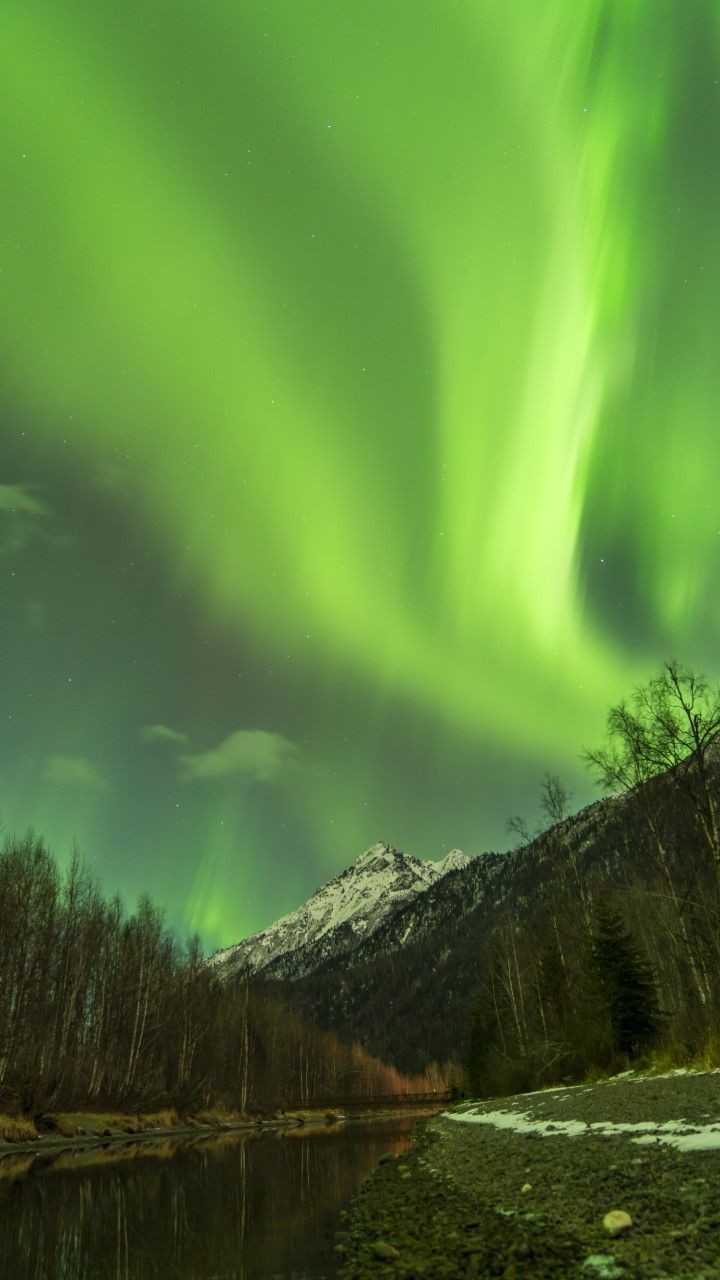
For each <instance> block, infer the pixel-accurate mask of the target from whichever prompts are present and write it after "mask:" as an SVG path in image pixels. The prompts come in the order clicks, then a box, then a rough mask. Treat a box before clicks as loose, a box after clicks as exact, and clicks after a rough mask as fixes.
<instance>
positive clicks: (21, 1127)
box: [0, 1114, 38, 1142]
mask: <svg viewBox="0 0 720 1280" xmlns="http://www.w3.org/2000/svg"><path fill="white" fill-rule="evenodd" d="M37 1136H38V1131H37V1129H36V1128H35V1125H34V1124H33V1122H32V1120H28V1119H27V1117H26V1116H6V1115H2V1114H0V1137H1V1138H2V1140H3V1142H32V1140H33V1138H37Z"/></svg>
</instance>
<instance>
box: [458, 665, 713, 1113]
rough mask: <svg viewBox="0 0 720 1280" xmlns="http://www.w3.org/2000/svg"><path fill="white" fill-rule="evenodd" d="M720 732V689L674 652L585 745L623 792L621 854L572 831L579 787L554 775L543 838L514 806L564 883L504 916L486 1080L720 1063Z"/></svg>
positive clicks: (530, 1081) (485, 992)
mask: <svg viewBox="0 0 720 1280" xmlns="http://www.w3.org/2000/svg"><path fill="white" fill-rule="evenodd" d="M719 734H720V691H718V689H716V688H713V687H711V686H710V684H709V682H708V681H707V680H706V679H705V678H704V677H703V676H702V675H698V674H697V673H695V672H693V671H691V670H688V669H686V668H682V667H680V666H679V664H678V663H677V662H674V661H669V662H666V663H665V664H663V666H662V667H661V669H660V670H659V672H658V673H657V674H656V675H655V676H654V677H653V678H652V679H651V680H649V681H648V682H647V683H646V684H644V685H641V686H639V687H638V688H636V690H635V691H634V693H633V695H632V696H631V698H630V699H629V700H627V701H624V702H621V703H619V704H618V705H617V706H614V707H612V708H611V709H610V711H609V713H608V718H607V735H606V740H605V743H604V744H603V745H602V746H601V747H599V748H597V749H591V750H587V751H586V752H585V753H584V759H585V763H586V764H587V766H588V767H589V768H590V770H591V771H592V772H593V774H594V775H595V778H596V780H597V781H598V783H599V784H600V785H601V787H602V788H603V790H604V791H606V792H607V793H611V794H617V795H619V796H620V797H624V804H623V806H622V807H623V810H624V813H625V816H626V819H627V821H626V830H625V832H624V840H623V842H622V844H620V847H619V848H617V847H616V850H615V857H614V858H612V860H611V861H610V862H609V863H606V864H605V866H602V865H601V866H600V867H598V866H597V864H595V865H593V864H592V861H591V860H589V859H588V851H587V848H584V847H583V843H582V840H578V839H576V838H575V839H573V838H571V836H572V832H573V824H572V821H571V820H570V819H569V818H568V808H569V804H570V800H571V796H570V794H569V792H568V791H567V790H566V789H565V788H564V787H563V785H562V783H561V782H560V780H559V778H557V777H554V776H552V775H546V776H545V778H544V779H543V782H542V787H541V794H542V808H543V810H544V813H545V816H546V818H547V820H548V822H549V823H550V826H549V829H548V830H547V831H546V832H545V833H543V834H541V836H540V839H539V841H535V842H534V841H533V840H532V839H531V837H530V834H529V832H528V831H527V829H526V827H525V824H524V823H523V822H522V820H521V819H518V818H512V819H510V820H509V826H510V828H511V829H512V830H514V831H515V832H516V833H517V834H519V835H520V837H521V841H522V842H523V843H524V844H526V846H527V848H528V850H530V849H531V846H532V845H533V844H535V849H534V850H533V853H535V854H537V853H538V849H541V850H542V855H541V856H542V857H543V858H544V860H545V863H546V867H547V870H548V873H549V876H550V878H551V879H552V881H553V883H554V884H555V886H556V889H555V893H554V895H553V898H552V900H551V901H550V902H547V901H546V902H544V903H543V904H542V905H541V906H539V905H538V904H535V905H533V904H530V906H529V908H528V910H527V912H526V913H525V919H524V921H523V927H522V928H521V929H520V928H518V921H517V918H514V917H513V913H512V912H511V911H509V910H508V909H505V910H502V909H501V910H500V911H499V912H498V914H497V917H496V919H495V923H494V928H493V933H492V937H491V939H490V940H489V945H488V946H487V951H486V955H485V961H484V976H483V979H482V981H481V983H480V985H479V994H478V996H477V999H476V1006H475V1014H474V1020H473V1025H472V1031H471V1035H470V1043H469V1048H468V1065H469V1076H470V1083H471V1087H472V1088H473V1089H474V1090H475V1091H476V1092H481V1093H492V1092H513V1091H516V1090H522V1089H527V1088H534V1087H536V1086H538V1085H541V1084H551V1083H556V1082H558V1081H561V1080H569V1079H577V1078H578V1077H583V1076H588V1075H590V1076H592V1075H593V1074H594V1073H596V1072H602V1071H606V1070H608V1069H617V1068H622V1067H625V1066H628V1065H631V1064H632V1063H633V1062H636V1061H638V1060H640V1061H642V1060H645V1061H648V1060H652V1059H654V1060H655V1061H660V1062H663V1063H665V1064H667V1065H682V1064H684V1063H687V1062H689V1061H692V1062H698V1063H700V1064H701V1065H703V1064H704V1065H708V1066H710V1065H712V1066H717V1065H720V999H719V993H718V985H717V973H718V970H719V969H720V823H719V820H718V814H719V799H720V796H719V791H718V775H719V769H718V766H719V763H720V751H719V744H720V740H719V738H718V735H719ZM616 829H617V828H616ZM633 832H634V833H636V835H635V840H634V841H633V840H631V839H628V836H629V835H630V834H631V833H633ZM589 866H591V867H592V873H591V874H588V868H589Z"/></svg>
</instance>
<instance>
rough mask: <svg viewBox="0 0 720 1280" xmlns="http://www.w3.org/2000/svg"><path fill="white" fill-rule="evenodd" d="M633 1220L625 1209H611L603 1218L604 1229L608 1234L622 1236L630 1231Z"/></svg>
mask: <svg viewBox="0 0 720 1280" xmlns="http://www.w3.org/2000/svg"><path fill="white" fill-rule="evenodd" d="M632 1224H633V1220H632V1218H631V1217H630V1214H629V1213H626V1212H625V1210H624V1209H611V1210H610V1212H609V1213H606V1214H605V1217H604V1218H603V1230H604V1232H605V1234H606V1235H608V1236H621V1235H622V1234H623V1232H625V1231H629V1230H630V1228H631V1226H632Z"/></svg>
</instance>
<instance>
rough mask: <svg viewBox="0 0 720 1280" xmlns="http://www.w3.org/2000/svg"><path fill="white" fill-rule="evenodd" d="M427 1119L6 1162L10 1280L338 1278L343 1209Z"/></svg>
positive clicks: (0, 1234)
mask: <svg viewBox="0 0 720 1280" xmlns="http://www.w3.org/2000/svg"><path fill="white" fill-rule="evenodd" d="M417 1118H418V1117H417V1116H416V1115H409V1116H404V1117H401V1118H398V1117H393V1118H388V1119H384V1120H375V1121H364V1122H352V1123H349V1124H339V1125H332V1126H327V1127H321V1128H304V1129H291V1130H284V1131H278V1130H274V1131H271V1132H267V1131H266V1132H264V1133H262V1134H257V1133H255V1132H252V1133H242V1134H241V1133H234V1134H231V1133H227V1134H223V1135H222V1136H214V1137H212V1138H210V1137H203V1138H198V1137H194V1138H192V1139H184V1140H179V1139H169V1138H163V1139H155V1140H152V1141H149V1140H144V1141H141V1142H128V1143H125V1144H111V1145H108V1146H106V1147H93V1148H84V1149H78V1148H72V1149H66V1150H64V1151H58V1150H54V1151H53V1152H50V1151H48V1152H44V1153H42V1154H41V1155H37V1156H33V1155H30V1154H17V1155H11V1156H8V1157H6V1158H5V1159H4V1160H0V1274H2V1277H3V1280H96V1278H98V1280H99V1278H100V1277H102V1280H255V1278H256V1277H258V1278H259V1277H266V1278H267V1280H270V1277H277V1278H278V1280H280V1277H282V1278H283V1280H288V1278H290V1277H295V1278H297V1280H300V1278H301V1277H302V1278H305V1277H313V1278H319V1277H331V1276H333V1275H334V1273H335V1264H336V1255H335V1253H334V1247H333V1246H334V1233H335V1230H336V1228H337V1225H338V1215H339V1213H340V1210H341V1209H342V1207H343V1205H344V1204H346V1203H347V1201H348V1200H349V1199H350V1197H351V1196H352V1195H353V1194H354V1193H355V1191H356V1190H357V1189H358V1187H359V1186H360V1183H361V1182H362V1181H363V1179H364V1178H365V1177H367V1176H368V1174H370V1173H371V1172H372V1170H373V1169H374V1168H375V1167H376V1165H377V1162H378V1159H379V1157H380V1156H381V1155H382V1153H383V1152H385V1151H393V1152H395V1153H396V1154H399V1153H400V1152H402V1151H404V1150H405V1149H406V1147H407V1145H408V1143H409V1141H410V1135H411V1133H412V1130H413V1128H414V1126H415V1124H416V1123H417Z"/></svg>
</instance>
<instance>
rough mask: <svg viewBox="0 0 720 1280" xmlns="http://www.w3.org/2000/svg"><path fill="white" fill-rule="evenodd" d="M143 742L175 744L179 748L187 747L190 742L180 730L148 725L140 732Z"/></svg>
mask: <svg viewBox="0 0 720 1280" xmlns="http://www.w3.org/2000/svg"><path fill="white" fill-rule="evenodd" d="M140 737H141V738H142V740H143V742H174V743H175V744H176V745H177V746H179V747H186V746H187V745H188V743H189V742H190V739H189V738H188V736H187V734H186V733H182V732H181V730H180V729H171V728H169V726H168V725H166V724H146V725H143V727H142V729H141V730H140Z"/></svg>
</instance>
